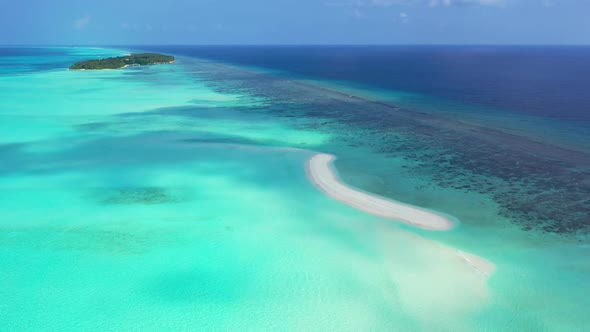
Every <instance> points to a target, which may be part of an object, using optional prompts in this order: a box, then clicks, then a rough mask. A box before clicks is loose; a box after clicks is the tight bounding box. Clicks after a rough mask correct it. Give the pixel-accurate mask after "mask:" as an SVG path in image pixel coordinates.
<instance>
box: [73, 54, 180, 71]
mask: <svg viewBox="0 0 590 332" xmlns="http://www.w3.org/2000/svg"><path fill="white" fill-rule="evenodd" d="M175 61H176V59H175V58H174V57H173V56H170V55H163V54H158V53H136V54H129V55H126V56H118V57H113V58H106V59H98V60H87V61H81V62H78V63H75V64H73V65H72V66H71V67H70V69H75V70H101V69H121V68H125V67H129V66H146V65H156V64H163V63H174V62H175Z"/></svg>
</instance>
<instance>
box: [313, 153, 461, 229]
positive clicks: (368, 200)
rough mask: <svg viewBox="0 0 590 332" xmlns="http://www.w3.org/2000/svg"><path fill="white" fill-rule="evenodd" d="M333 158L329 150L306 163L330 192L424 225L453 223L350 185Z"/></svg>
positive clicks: (315, 180) (434, 226)
mask: <svg viewBox="0 0 590 332" xmlns="http://www.w3.org/2000/svg"><path fill="white" fill-rule="evenodd" d="M334 159H336V157H335V156H333V155H330V154H324V153H320V154H316V155H315V156H313V157H311V158H310V159H309V160H308V162H307V167H306V169H307V174H308V176H309V178H310V180H311V181H312V182H313V183H314V184H315V186H316V187H317V188H318V189H320V190H321V191H323V192H324V193H326V194H327V195H328V196H330V197H332V198H334V199H336V200H339V201H341V202H343V203H345V204H348V205H350V206H353V207H355V208H357V209H359V210H362V211H365V212H368V213H371V214H374V215H376V216H379V217H384V218H390V219H394V220H398V221H401V222H404V223H406V224H410V225H413V226H416V227H420V228H423V229H429V230H446V229H450V228H452V227H453V223H452V221H451V220H449V219H448V218H446V217H444V216H442V215H439V214H436V213H434V212H430V211H427V210H424V209H420V208H418V207H415V206H411V205H408V204H404V203H401V202H396V201H394V200H390V199H386V198H383V197H379V196H376V195H372V194H368V193H365V192H362V191H359V190H357V189H354V188H351V187H349V186H347V185H346V184H344V183H342V182H341V181H340V179H338V175H337V173H336V172H335V171H334V170H333V168H332V167H331V164H332V161H333V160H334Z"/></svg>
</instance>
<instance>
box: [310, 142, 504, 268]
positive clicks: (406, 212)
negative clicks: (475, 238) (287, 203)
mask: <svg viewBox="0 0 590 332" xmlns="http://www.w3.org/2000/svg"><path fill="white" fill-rule="evenodd" d="M334 159H336V157H335V156H333V155H330V154H324V153H318V154H316V155H314V156H313V157H311V158H310V159H308V161H307V164H306V171H307V175H308V177H309V179H310V180H311V182H312V183H313V184H314V185H315V186H316V187H317V188H318V189H319V190H320V191H322V192H324V193H325V194H327V195H328V196H330V197H332V198H334V199H336V200H338V201H340V202H343V203H345V204H348V205H350V206H352V207H354V208H357V209H359V210H362V211H365V212H367V213H370V214H373V215H376V216H379V217H384V218H389V219H393V220H396V221H400V222H403V223H406V224H409V225H412V226H415V227H419V228H422V229H428V230H448V229H451V228H452V227H453V223H452V221H451V220H450V219H448V218H446V217H444V216H442V215H439V214H436V213H434V212H431V211H428V210H424V209H421V208H418V207H415V206H412V205H409V204H404V203H401V202H397V201H394V200H390V199H386V198H383V197H379V196H376V195H371V194H369V193H365V192H362V191H359V190H356V189H354V188H351V187H349V186H347V185H346V184H344V183H342V182H341V181H340V179H339V178H338V175H337V172H336V171H335V170H334V169H333V168H332V167H331V165H332V161H333V160H334ZM423 241H426V242H428V244H429V245H428V247H430V246H431V245H435V244H434V242H430V241H428V240H423ZM426 242H425V244H426ZM435 246H436V247H437V251H438V252H439V253H443V252H446V253H447V254H451V255H452V256H454V257H456V258H457V259H459V260H460V261H462V262H463V263H465V264H466V265H468V266H470V267H471V268H472V269H473V270H474V271H476V272H478V273H479V274H481V275H483V276H485V277H488V276H490V275H491V274H492V273H493V272H494V271H495V269H496V266H495V265H494V263H492V262H490V261H488V260H487V259H485V258H483V257H480V256H477V255H473V254H470V253H467V252H464V251H461V250H458V249H455V248H451V247H447V246H445V245H442V244H436V245H435Z"/></svg>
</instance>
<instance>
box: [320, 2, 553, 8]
mask: <svg viewBox="0 0 590 332" xmlns="http://www.w3.org/2000/svg"><path fill="white" fill-rule="evenodd" d="M507 1H509V0H359V1H353V2H352V3H350V4H352V5H354V6H357V7H391V6H396V5H427V6H430V7H437V6H469V5H473V6H494V7H503V6H504V5H506V2H507ZM544 1H549V0H544ZM329 4H330V5H336V4H339V5H345V4H346V3H345V2H340V3H338V2H332V3H329Z"/></svg>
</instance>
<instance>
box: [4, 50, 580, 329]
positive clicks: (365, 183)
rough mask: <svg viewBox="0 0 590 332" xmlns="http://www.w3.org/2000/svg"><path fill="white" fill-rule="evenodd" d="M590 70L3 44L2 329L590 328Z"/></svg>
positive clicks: (389, 56) (450, 55)
mask: <svg viewBox="0 0 590 332" xmlns="http://www.w3.org/2000/svg"><path fill="white" fill-rule="evenodd" d="M144 50H145V51H157V52H161V53H166V54H171V55H175V56H177V62H176V63H175V64H170V65H156V66H146V67H130V68H126V69H124V70H104V71H70V70H67V68H68V67H69V65H71V64H72V63H74V62H76V61H80V60H85V59H92V58H97V57H108V56H117V55H124V54H127V53H130V52H134V51H144ZM588 86H590V48H588V47H540V46H539V47H492V46H489V47H464V46H446V47H442V46H437V47H417V46H416V47H385V46H375V47H368V46H363V47H361V46H357V47H348V46H346V47H345V46H339V47H335V46H330V47H328V46H323V47H320V46H313V47H311V46H308V47H303V46H302V47H287V46H281V47H267V46H257V47H253V46H251V47H250V46H241V47H213V46H209V47H195V46H141V47H140V46H134V47H120V46H118V47H96V48H89V47H85V48H79V47H0V193H1V194H0V331H85V330H89V331H130V330H131V331H161V330H172V331H238V330H239V331H244V330H246V331H588V330H590V317H588V309H587V308H589V307H590V260H589V259H588V258H589V257H590V236H589V234H590V94H587V93H586V90H587V87H588ZM317 152H322V153H330V154H334V155H335V156H337V158H338V159H337V160H336V162H335V165H334V166H335V169H337V171H338V173H339V175H340V178H341V179H342V181H344V182H345V183H347V184H348V185H351V186H354V187H356V188H358V189H360V190H363V191H366V192H370V193H374V194H377V195H381V196H384V197H389V198H391V199H395V200H397V201H401V202H404V203H407V204H412V205H415V206H418V207H421V208H425V209H430V210H433V211H438V212H441V213H444V214H447V215H450V216H452V217H453V219H454V220H456V223H457V224H456V225H455V227H454V228H453V229H451V230H449V231H427V230H420V229H416V228H414V227H411V226H409V225H405V224H403V223H399V222H396V221H395V220H387V219H383V218H379V217H376V216H373V215H370V214H367V213H365V212H363V211H359V210H356V209H354V208H352V207H350V206H347V205H345V204H343V203H341V202H338V201H335V200H333V199H331V198H330V197H328V196H326V195H324V194H323V193H322V192H321V191H319V190H318V189H317V188H315V187H314V185H313V184H312V183H310V181H309V180H308V178H307V175H306V170H305V162H306V161H307V160H308V159H309V158H310V157H311V156H313V155H314V154H315V153H317ZM456 250H461V251H465V252H468V253H471V254H473V255H478V256H481V257H483V258H485V259H487V260H489V261H490V262H492V263H493V264H494V265H495V266H496V269H495V271H494V272H493V274H491V275H483V274H481V273H478V271H474V270H473V269H471V268H470V267H469V265H468V264H465V262H462V261H461V260H459V259H457V257H455V256H454V255H453V254H452V253H453V252H455V251H456ZM449 253H451V254H449Z"/></svg>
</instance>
